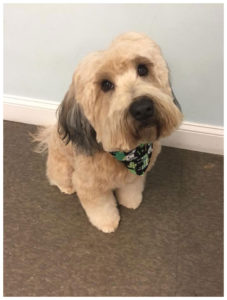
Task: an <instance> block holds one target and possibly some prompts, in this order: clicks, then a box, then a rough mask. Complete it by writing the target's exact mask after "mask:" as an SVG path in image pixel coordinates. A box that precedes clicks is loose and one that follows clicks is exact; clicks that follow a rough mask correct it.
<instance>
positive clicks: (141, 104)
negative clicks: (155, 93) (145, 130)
mask: <svg viewBox="0 0 227 300" xmlns="http://www.w3.org/2000/svg"><path fill="white" fill-rule="evenodd" d="M129 112H130V113H131V115H132V116H133V118H134V119H136V120H137V121H146V120H147V119H150V118H152V117H153V114H154V103H153V101H152V99H151V98H149V97H147V96H142V97H138V98H136V100H135V101H133V103H132V104H131V105H130V107H129Z"/></svg>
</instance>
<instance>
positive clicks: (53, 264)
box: [4, 122, 223, 296]
mask: <svg viewBox="0 0 227 300" xmlns="http://www.w3.org/2000/svg"><path fill="white" fill-rule="evenodd" d="M4 125H5V126H4V128H5V133H4V295H5V296H222V295H223V157H222V156H216V155H210V154H205V153H198V152H192V151H187V150H179V149H173V148H167V147H165V148H163V150H162V153H161V154H160V156H159V159H158V161H157V163H156V165H155V167H154V168H153V170H152V171H151V172H150V173H149V175H148V178H147V184H146V189H145V191H144V201H143V203H142V205H141V206H140V207H139V209H137V210H136V211H132V210H128V209H126V208H123V207H120V214H121V223H120V227H119V228H118V230H117V231H116V232H115V233H112V234H104V233H102V232H100V231H98V230H97V229H95V228H94V227H93V226H91V225H90V223H89V222H88V220H87V217H86V216H85V213H84V211H83V209H82V208H81V206H80V203H79V201H78V199H77V197H76V195H64V194H62V193H60V192H59V190H58V189H57V188H56V187H53V186H50V185H49V184H48V182H47V179H46V177H45V157H42V156H40V155H38V154H36V153H33V152H32V147H31V144H30V142H29V136H28V131H31V132H34V130H35V127H34V126H31V125H25V124H20V123H14V122H4Z"/></svg>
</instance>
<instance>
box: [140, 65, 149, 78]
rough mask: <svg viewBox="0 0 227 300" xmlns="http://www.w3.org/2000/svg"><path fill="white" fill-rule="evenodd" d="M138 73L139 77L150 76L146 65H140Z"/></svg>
mask: <svg viewBox="0 0 227 300" xmlns="http://www.w3.org/2000/svg"><path fill="white" fill-rule="evenodd" d="M137 73H138V75H139V76H147V75H148V68H147V66H146V65H144V64H139V65H138V67H137Z"/></svg>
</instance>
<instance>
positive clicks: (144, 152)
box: [110, 143, 153, 175]
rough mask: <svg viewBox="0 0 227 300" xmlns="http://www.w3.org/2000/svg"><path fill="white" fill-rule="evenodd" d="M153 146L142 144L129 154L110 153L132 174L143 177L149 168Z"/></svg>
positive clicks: (121, 152)
mask: <svg viewBox="0 0 227 300" xmlns="http://www.w3.org/2000/svg"><path fill="white" fill-rule="evenodd" d="M152 150H153V145H152V143H149V144H140V145H139V146H138V147H136V148H135V149H133V150H131V151H129V152H123V151H114V152H110V154H111V155H113V156H114V157H115V158H116V159H117V160H118V161H120V162H122V163H123V164H124V165H125V166H126V167H127V168H128V169H129V171H131V172H132V173H134V174H136V175H143V174H144V173H145V171H146V169H147V168H148V165H149V162H150V159H151V155H152Z"/></svg>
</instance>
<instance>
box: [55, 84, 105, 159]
mask: <svg viewBox="0 0 227 300" xmlns="http://www.w3.org/2000/svg"><path fill="white" fill-rule="evenodd" d="M57 114H58V133H59V135H60V136H61V138H62V140H64V141H65V142H66V144H68V143H69V142H70V141H71V142H72V143H73V144H75V145H76V148H77V150H78V151H80V152H83V153H85V154H87V155H92V154H94V153H95V152H96V151H98V150H100V148H101V146H100V144H98V143H97V141H96V132H95V130H94V128H93V127H92V126H91V124H90V123H89V121H88V120H87V118H86V117H85V115H84V113H83V109H82V107H81V106H80V104H79V103H78V102H77V101H76V97H75V91H74V86H73V84H71V86H70V88H69V90H68V92H67V93H66V95H65V97H64V100H63V101H62V103H61V105H60V106H59V108H58V111H57Z"/></svg>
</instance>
